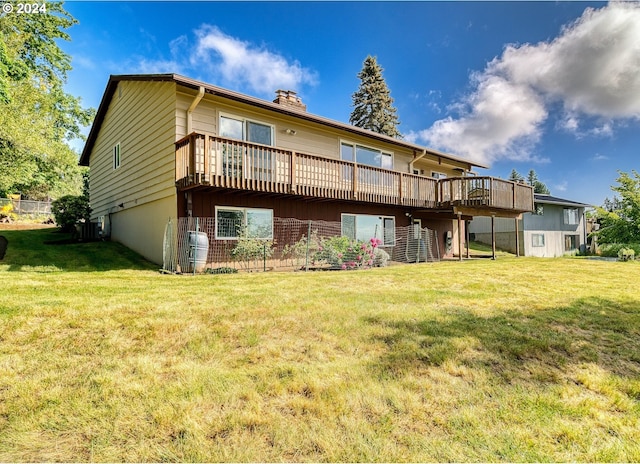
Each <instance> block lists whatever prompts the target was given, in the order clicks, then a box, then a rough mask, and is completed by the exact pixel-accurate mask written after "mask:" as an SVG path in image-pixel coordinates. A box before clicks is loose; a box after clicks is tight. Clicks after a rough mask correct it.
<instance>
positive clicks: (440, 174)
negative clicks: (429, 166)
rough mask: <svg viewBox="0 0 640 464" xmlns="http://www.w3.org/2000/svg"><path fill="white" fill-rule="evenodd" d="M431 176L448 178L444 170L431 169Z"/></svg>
mask: <svg viewBox="0 0 640 464" xmlns="http://www.w3.org/2000/svg"><path fill="white" fill-rule="evenodd" d="M431 177H433V178H434V179H446V178H447V175H446V174H445V173H444V172H438V171H431Z"/></svg>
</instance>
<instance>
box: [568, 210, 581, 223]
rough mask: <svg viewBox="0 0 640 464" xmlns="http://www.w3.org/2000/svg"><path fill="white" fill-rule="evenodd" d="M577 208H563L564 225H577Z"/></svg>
mask: <svg viewBox="0 0 640 464" xmlns="http://www.w3.org/2000/svg"><path fill="white" fill-rule="evenodd" d="M578 222H579V221H578V208H564V223H565V224H578Z"/></svg>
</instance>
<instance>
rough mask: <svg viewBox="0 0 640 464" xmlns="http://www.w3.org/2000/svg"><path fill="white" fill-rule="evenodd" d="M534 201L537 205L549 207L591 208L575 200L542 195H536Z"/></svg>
mask: <svg viewBox="0 0 640 464" xmlns="http://www.w3.org/2000/svg"><path fill="white" fill-rule="evenodd" d="M533 201H534V202H535V203H546V204H548V205H562V206H575V207H577V208H587V207H589V206H591V205H588V204H586V203H580V202H577V201H573V200H565V199H563V198H558V197H554V196H551V195H545V194H542V193H534V194H533Z"/></svg>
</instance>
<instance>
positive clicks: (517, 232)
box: [514, 218, 520, 258]
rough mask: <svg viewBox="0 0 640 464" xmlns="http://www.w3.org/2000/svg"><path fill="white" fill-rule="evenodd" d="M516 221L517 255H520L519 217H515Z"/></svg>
mask: <svg viewBox="0 0 640 464" xmlns="http://www.w3.org/2000/svg"><path fill="white" fill-rule="evenodd" d="M514 221H516V257H518V258H519V257H520V231H519V230H518V227H519V225H518V218H515V219H514Z"/></svg>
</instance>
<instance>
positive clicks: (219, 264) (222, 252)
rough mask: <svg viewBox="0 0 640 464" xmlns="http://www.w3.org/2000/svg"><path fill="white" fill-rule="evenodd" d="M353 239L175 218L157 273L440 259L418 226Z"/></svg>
mask: <svg viewBox="0 0 640 464" xmlns="http://www.w3.org/2000/svg"><path fill="white" fill-rule="evenodd" d="M247 231H249V232H250V233H248V232H247ZM354 235H355V232H354V231H353V230H349V228H348V227H347V228H345V226H344V224H341V223H340V222H327V221H310V220H299V219H293V218H273V222H272V227H267V229H265V230H260V227H257V226H253V227H252V226H251V225H249V226H247V225H242V223H241V222H240V221H238V219H237V218H224V219H221V220H219V221H218V222H217V223H216V219H215V218H213V217H201V218H179V219H177V220H170V221H169V222H168V224H167V226H166V229H165V238H164V253H163V270H164V271H165V272H169V273H194V274H195V273H202V272H206V273H212V274H219V273H234V272H238V271H249V272H256V271H258V272H264V271H271V270H322V269H363V268H370V267H380V266H386V265H390V264H393V263H420V262H434V261H439V260H440V251H439V250H440V248H439V244H438V237H437V234H436V233H435V231H433V230H430V229H427V228H420V227H419V226H418V225H414V226H406V227H396V228H395V229H394V230H392V231H388V230H387V229H385V230H384V232H382V231H379V230H377V229H376V230H375V231H374V232H373V234H371V235H372V236H371V237H369V238H367V239H365V238H361V239H356V237H355V236H354ZM238 237H255V238H238ZM260 237H265V238H260Z"/></svg>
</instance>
